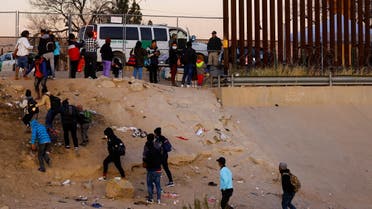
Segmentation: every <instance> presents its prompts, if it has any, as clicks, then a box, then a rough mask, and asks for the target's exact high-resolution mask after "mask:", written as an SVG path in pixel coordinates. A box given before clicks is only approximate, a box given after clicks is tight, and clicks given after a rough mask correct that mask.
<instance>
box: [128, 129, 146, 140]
mask: <svg viewBox="0 0 372 209" xmlns="http://www.w3.org/2000/svg"><path fill="white" fill-rule="evenodd" d="M129 129H130V130H132V132H133V133H132V136H133V137H141V138H146V137H147V132H146V131H142V129H140V128H136V127H129Z"/></svg>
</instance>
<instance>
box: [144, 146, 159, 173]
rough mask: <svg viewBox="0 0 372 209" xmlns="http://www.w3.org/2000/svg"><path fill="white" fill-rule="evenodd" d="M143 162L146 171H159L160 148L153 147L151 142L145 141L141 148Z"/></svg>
mask: <svg viewBox="0 0 372 209" xmlns="http://www.w3.org/2000/svg"><path fill="white" fill-rule="evenodd" d="M143 162H144V163H145V164H146V169H147V170H148V171H160V170H161V162H162V155H161V151H160V149H156V148H155V147H154V143H153V142H149V141H147V142H146V144H145V146H144V148H143Z"/></svg>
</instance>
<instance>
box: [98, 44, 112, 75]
mask: <svg viewBox="0 0 372 209" xmlns="http://www.w3.org/2000/svg"><path fill="white" fill-rule="evenodd" d="M110 44H111V39H110V38H106V40H105V44H103V46H102V48H101V50H100V52H101V57H102V65H103V75H104V76H105V77H110V71H111V62H112V58H113V57H114V54H113V53H112V48H111V46H110Z"/></svg>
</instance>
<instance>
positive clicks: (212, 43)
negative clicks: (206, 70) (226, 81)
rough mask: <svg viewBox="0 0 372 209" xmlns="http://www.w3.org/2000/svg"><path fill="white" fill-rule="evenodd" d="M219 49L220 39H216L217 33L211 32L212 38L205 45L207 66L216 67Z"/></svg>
mask: <svg viewBox="0 0 372 209" xmlns="http://www.w3.org/2000/svg"><path fill="white" fill-rule="evenodd" d="M221 48H222V42H221V39H220V38H218V37H217V32H216V31H213V32H212V37H211V38H210V39H209V41H208V44H207V49H208V65H209V66H218V55H219V54H220V52H221Z"/></svg>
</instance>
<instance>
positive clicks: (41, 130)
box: [30, 119, 51, 172]
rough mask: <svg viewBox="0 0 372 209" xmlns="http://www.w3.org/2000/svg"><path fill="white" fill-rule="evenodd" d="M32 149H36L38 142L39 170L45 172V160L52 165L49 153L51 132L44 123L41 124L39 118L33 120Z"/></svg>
mask: <svg viewBox="0 0 372 209" xmlns="http://www.w3.org/2000/svg"><path fill="white" fill-rule="evenodd" d="M30 124H31V149H32V150H33V151H35V150H36V143H37V144H38V156H37V157H38V160H39V165H40V167H39V169H38V170H39V171H40V172H45V166H44V160H45V162H46V163H47V164H48V165H50V158H49V155H48V152H47V151H48V147H49V144H50V142H51V140H50V137H49V134H48V132H47V130H46V128H45V126H44V125H42V124H40V123H39V122H38V121H37V120H35V119H33V120H32V121H31V123H30Z"/></svg>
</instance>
